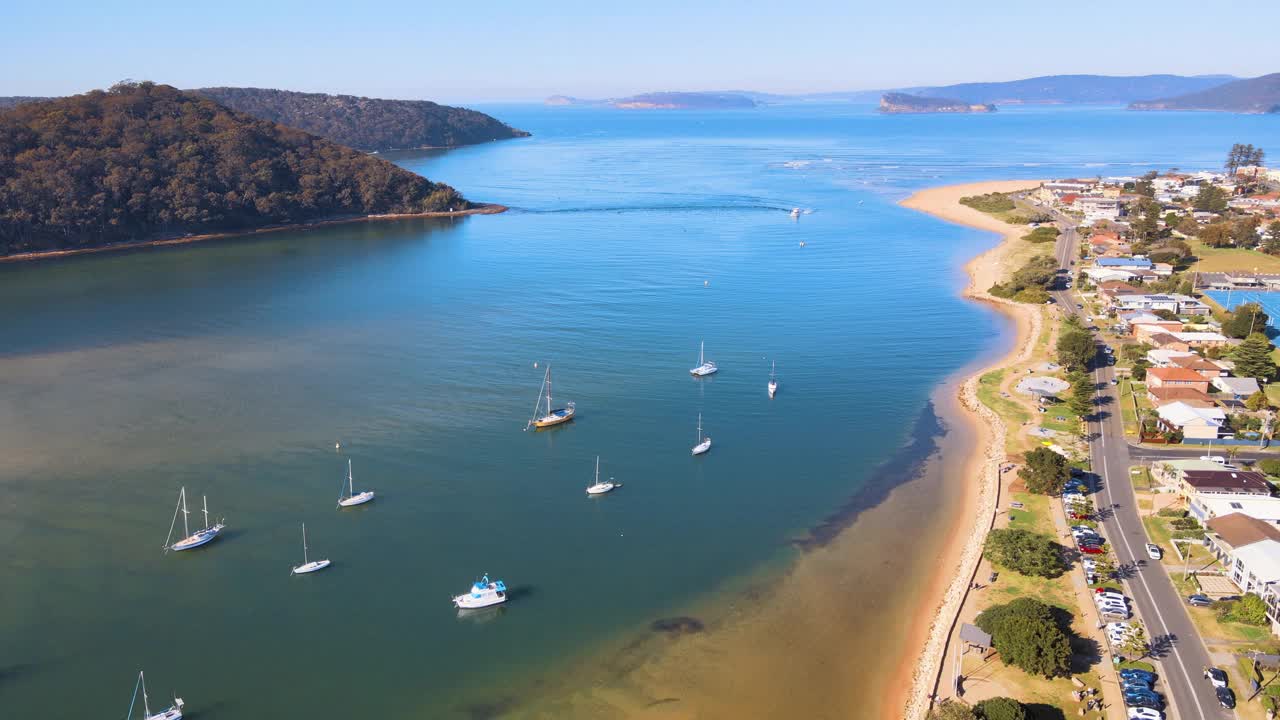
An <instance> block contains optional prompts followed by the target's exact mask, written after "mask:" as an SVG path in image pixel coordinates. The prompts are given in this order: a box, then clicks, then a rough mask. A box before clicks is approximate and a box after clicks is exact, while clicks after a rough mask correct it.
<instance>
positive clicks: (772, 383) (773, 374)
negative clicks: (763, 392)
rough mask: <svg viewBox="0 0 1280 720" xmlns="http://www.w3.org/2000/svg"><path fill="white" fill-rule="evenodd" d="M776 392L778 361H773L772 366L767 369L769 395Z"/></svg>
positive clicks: (771, 395)
mask: <svg viewBox="0 0 1280 720" xmlns="http://www.w3.org/2000/svg"><path fill="white" fill-rule="evenodd" d="M777 393H778V361H777V360H774V361H773V367H771V368H770V369H769V397H773V396H774V395H776V394H777Z"/></svg>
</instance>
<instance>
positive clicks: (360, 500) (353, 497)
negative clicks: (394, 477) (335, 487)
mask: <svg viewBox="0 0 1280 720" xmlns="http://www.w3.org/2000/svg"><path fill="white" fill-rule="evenodd" d="M372 499H373V491H372V490H365V491H364V492H362V493H360V494H359V495H357V494H356V484H355V480H353V479H352V478H351V458H347V492H346V494H345V495H343V494H341V493H339V494H338V507H340V508H344V507H354V506H356V505H363V504H365V503H367V502H369V501H370V500H372Z"/></svg>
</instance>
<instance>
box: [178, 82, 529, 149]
mask: <svg viewBox="0 0 1280 720" xmlns="http://www.w3.org/2000/svg"><path fill="white" fill-rule="evenodd" d="M192 92H195V93H198V94H200V95H204V96H205V97H207V98H210V99H211V100H214V101H215V102H218V103H221V104H223V105H226V106H227V107H229V108H231V109H232V110H239V111H240V112H242V113H248V114H249V115H252V116H254V117H256V118H258V119H260V120H270V121H271V122H278V123H280V124H281V125H288V126H289V127H294V128H298V129H299V130H306V131H307V132H309V133H312V134H314V135H319V136H320V137H322V138H325V139H326V140H332V141H334V142H336V143H338V144H340V145H346V146H347V147H353V148H355V149H357V150H365V151H373V150H390V149H396V148H399V149H402V150H403V149H409V148H422V147H455V146H457V145H474V144H476V143H482V142H489V141H490V140H505V139H507V138H517V137H527V136H528V135H529V133H527V132H525V131H523V130H516V129H515V128H513V127H511V126H510V125H507V124H506V123H503V122H500V121H499V120H496V119H494V118H492V117H489V116H488V115H485V114H484V113H482V112H476V111H475V110H467V109H466V108H456V107H449V106H448V105H437V104H436V103H433V102H428V101H426V100H379V99H376V98H367V97H355V96H353V95H325V94H323V93H301V92H291V91H288V90H264V89H261V88H233V87H216V88H201V89H199V90H193V91H192Z"/></svg>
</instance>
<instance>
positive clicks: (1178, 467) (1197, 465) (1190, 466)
mask: <svg viewBox="0 0 1280 720" xmlns="http://www.w3.org/2000/svg"><path fill="white" fill-rule="evenodd" d="M1221 469H1222V466H1221V465H1219V464H1218V463H1216V462H1210V461H1208V460H1195V459H1191V460H1163V461H1161V462H1157V463H1155V464H1153V465H1152V466H1151V478H1152V479H1153V480H1155V481H1156V482H1158V483H1160V484H1161V485H1163V486H1164V487H1165V488H1167V489H1168V490H1169V491H1170V492H1176V491H1177V489H1178V487H1179V486H1181V485H1182V474H1183V473H1185V472H1187V471H1188V470H1221Z"/></svg>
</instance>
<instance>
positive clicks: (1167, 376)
mask: <svg viewBox="0 0 1280 720" xmlns="http://www.w3.org/2000/svg"><path fill="white" fill-rule="evenodd" d="M1166 334H1168V333H1159V334H1157V335H1156V336H1155V337H1160V335H1166ZM1172 337H1174V338H1175V339H1180V338H1178V337H1177V336H1176V335H1174V336H1172ZM1147 375H1152V376H1155V377H1157V378H1160V381H1161V382H1205V377H1204V376H1203V375H1201V374H1200V373H1198V372H1196V371H1195V370H1188V369H1187V368H1184V367H1163V368H1151V369H1150V370H1148V371H1147Z"/></svg>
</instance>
